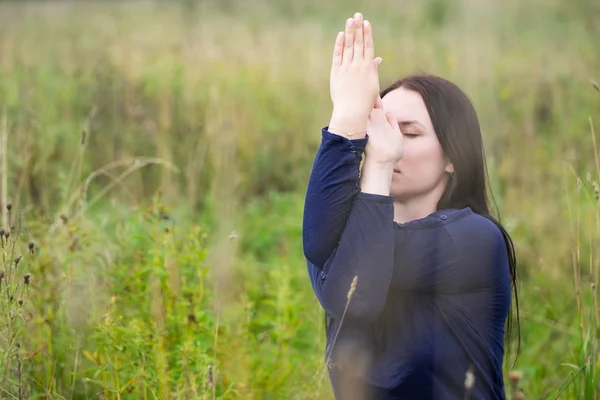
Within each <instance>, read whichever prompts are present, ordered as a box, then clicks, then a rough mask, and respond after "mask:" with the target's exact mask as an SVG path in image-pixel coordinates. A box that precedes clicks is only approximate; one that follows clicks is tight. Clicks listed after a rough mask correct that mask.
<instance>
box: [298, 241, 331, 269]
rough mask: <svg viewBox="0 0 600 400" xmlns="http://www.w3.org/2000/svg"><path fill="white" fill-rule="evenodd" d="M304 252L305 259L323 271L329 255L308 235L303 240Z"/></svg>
mask: <svg viewBox="0 0 600 400" xmlns="http://www.w3.org/2000/svg"><path fill="white" fill-rule="evenodd" d="M302 251H303V252H304V258H306V260H307V261H308V262H310V263H311V264H313V265H314V266H316V267H317V268H319V269H321V270H322V269H323V265H324V264H325V262H326V261H327V259H328V258H329V255H328V254H326V252H325V251H324V249H323V246H319V244H318V243H317V242H316V241H315V240H313V239H312V238H310V237H307V236H306V235H304V236H303V238H302Z"/></svg>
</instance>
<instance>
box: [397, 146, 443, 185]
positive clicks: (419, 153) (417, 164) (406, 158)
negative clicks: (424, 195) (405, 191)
mask: <svg viewBox="0 0 600 400" xmlns="http://www.w3.org/2000/svg"><path fill="white" fill-rule="evenodd" d="M444 167H445V163H444V153H443V151H442V148H441V146H440V145H439V143H438V142H437V140H430V139H425V138H417V139H405V141H404V155H403V156H402V159H401V160H400V161H399V162H398V168H399V169H400V170H401V171H402V172H403V173H406V174H410V175H413V176H415V175H418V176H422V177H425V176H428V175H437V174H438V173H439V172H440V171H442V172H443V170H444Z"/></svg>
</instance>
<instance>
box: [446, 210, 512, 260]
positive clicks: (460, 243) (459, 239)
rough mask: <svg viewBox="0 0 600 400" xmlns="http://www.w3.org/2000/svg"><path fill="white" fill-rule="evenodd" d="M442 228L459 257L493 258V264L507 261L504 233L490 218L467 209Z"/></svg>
mask: <svg viewBox="0 0 600 400" xmlns="http://www.w3.org/2000/svg"><path fill="white" fill-rule="evenodd" d="M444 228H445V230H446V232H447V233H448V235H449V237H450V239H451V241H452V243H453V246H454V249H455V252H456V253H457V255H458V256H459V258H465V257H466V258H469V259H479V260H480V261H484V260H490V261H491V260H494V262H493V264H496V263H500V264H505V263H507V262H508V249H507V246H506V240H505V238H504V234H503V232H502V230H501V229H500V227H499V226H498V225H497V224H496V223H495V222H494V221H492V220H491V219H489V218H487V217H485V216H483V215H480V214H477V213H475V212H473V211H471V210H470V209H469V211H468V212H465V213H464V214H463V215H462V217H461V218H456V219H455V220H453V221H451V222H449V223H447V224H445V225H444Z"/></svg>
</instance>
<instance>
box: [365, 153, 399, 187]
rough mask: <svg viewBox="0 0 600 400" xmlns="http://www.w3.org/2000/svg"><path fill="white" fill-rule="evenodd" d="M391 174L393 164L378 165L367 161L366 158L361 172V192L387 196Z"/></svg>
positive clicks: (390, 183)
mask: <svg viewBox="0 0 600 400" xmlns="http://www.w3.org/2000/svg"><path fill="white" fill-rule="evenodd" d="M393 174H394V165H393V164H391V163H387V162H386V163H380V162H377V161H375V160H369V158H368V157H367V158H366V159H365V163H364V165H363V167H362V170H361V177H360V185H361V188H362V192H364V193H371V194H379V195H383V196H389V195H390V189H391V186H392V176H393Z"/></svg>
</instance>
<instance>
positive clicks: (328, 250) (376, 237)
mask: <svg viewBox="0 0 600 400" xmlns="http://www.w3.org/2000/svg"><path fill="white" fill-rule="evenodd" d="M367 140H368V138H364V139H359V140H354V141H350V140H348V139H346V138H343V137H341V136H338V135H334V134H332V133H330V132H328V131H327V129H326V128H324V129H323V130H322V141H321V146H320V148H319V151H318V152H317V155H316V157H315V162H314V164H313V170H312V173H311V176H310V179H309V184H308V189H307V192H306V200H305V208H304V219H303V247H304V254H305V257H306V259H307V265H308V271H309V275H310V277H311V283H312V285H313V289H314V291H315V294H316V296H317V298H318V300H319V302H320V303H321V305H322V307H323V308H324V309H325V310H326V312H327V313H328V314H329V315H330V316H332V317H334V318H336V317H337V318H340V317H341V316H342V315H345V317H346V318H360V319H366V320H375V319H376V318H377V317H378V315H379V314H380V313H381V310H382V308H383V306H384V304H385V300H386V297H387V291H388V288H389V284H390V278H391V275H392V269H393V255H394V232H393V229H394V223H393V215H394V210H393V198H392V197H391V196H381V195H374V194H367V193H362V192H361V191H360V184H359V179H360V177H359V168H360V162H361V157H362V153H363V151H364V146H365V145H366V142H367ZM355 278H356V285H355V287H354V289H353V292H352V296H351V297H350V300H349V299H348V297H349V296H348V294H349V292H350V290H351V287H352V282H353V280H354V279H355Z"/></svg>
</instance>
